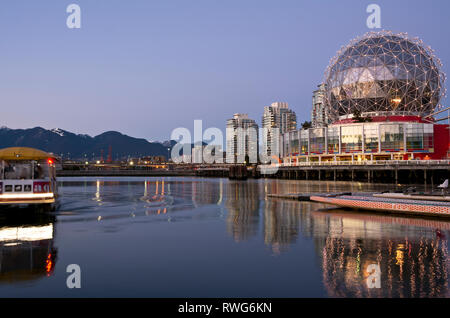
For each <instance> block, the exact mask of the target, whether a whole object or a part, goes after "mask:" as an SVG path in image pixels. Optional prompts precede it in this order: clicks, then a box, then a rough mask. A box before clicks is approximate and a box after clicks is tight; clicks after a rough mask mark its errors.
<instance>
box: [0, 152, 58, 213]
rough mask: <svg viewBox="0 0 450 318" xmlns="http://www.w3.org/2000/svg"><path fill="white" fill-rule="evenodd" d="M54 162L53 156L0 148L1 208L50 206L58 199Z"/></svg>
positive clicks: (55, 158) (54, 157) (44, 153)
mask: <svg viewBox="0 0 450 318" xmlns="http://www.w3.org/2000/svg"><path fill="white" fill-rule="evenodd" d="M56 160H57V157H56V156H54V155H53V154H50V153H47V152H44V151H41V150H38V149H34V148H27V147H13V148H5V149H0V209H1V207H2V206H3V207H4V206H21V205H31V206H46V207H53V206H54V204H55V203H56V199H57V197H58V187H57V183H56V167H55V163H56Z"/></svg>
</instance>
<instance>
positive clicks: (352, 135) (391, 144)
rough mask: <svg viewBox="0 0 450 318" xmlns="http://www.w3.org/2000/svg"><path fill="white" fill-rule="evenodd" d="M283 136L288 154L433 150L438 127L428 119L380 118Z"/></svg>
mask: <svg viewBox="0 0 450 318" xmlns="http://www.w3.org/2000/svg"><path fill="white" fill-rule="evenodd" d="M282 140H283V153H284V154H285V156H290V155H317V154H346V153H348V154H351V153H390V152H404V151H407V152H430V153H432V152H434V127H433V124H425V123H380V122H375V123H363V124H347V125H345V124H343V125H331V126H330V127H326V128H311V129H308V130H298V131H291V132H289V133H286V134H284V135H283V138H282ZM405 146H406V149H405ZM339 147H340V148H339ZM308 152H309V153H308Z"/></svg>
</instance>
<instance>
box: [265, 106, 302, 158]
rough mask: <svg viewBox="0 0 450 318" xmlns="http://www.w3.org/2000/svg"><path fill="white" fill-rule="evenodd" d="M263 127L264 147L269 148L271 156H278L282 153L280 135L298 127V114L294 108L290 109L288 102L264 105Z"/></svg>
mask: <svg viewBox="0 0 450 318" xmlns="http://www.w3.org/2000/svg"><path fill="white" fill-rule="evenodd" d="M262 127H263V129H265V130H264V135H263V147H264V149H267V155H268V156H269V157H271V156H272V155H276V156H278V154H279V153H280V149H279V140H278V139H279V136H281V134H284V133H286V132H288V131H292V130H296V129H297V116H296V115H295V112H294V111H293V110H291V109H289V105H288V103H284V102H275V103H272V104H271V105H270V106H266V107H264V114H263V117H262ZM273 147H275V148H273ZM272 148H273V149H272Z"/></svg>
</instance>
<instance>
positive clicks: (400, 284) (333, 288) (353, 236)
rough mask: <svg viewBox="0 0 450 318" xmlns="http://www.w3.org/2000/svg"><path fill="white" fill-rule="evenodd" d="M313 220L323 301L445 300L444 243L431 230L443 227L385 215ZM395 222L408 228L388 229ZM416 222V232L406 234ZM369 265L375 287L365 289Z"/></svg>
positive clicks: (320, 216)
mask: <svg viewBox="0 0 450 318" xmlns="http://www.w3.org/2000/svg"><path fill="white" fill-rule="evenodd" d="M313 217H314V219H315V222H314V225H315V227H316V228H315V229H314V233H315V235H316V237H315V239H314V240H315V243H316V249H317V253H318V255H319V256H320V257H321V263H322V270H323V282H324V286H325V288H326V290H327V292H328V294H329V296H331V297H448V295H449V294H448V293H449V288H448V279H449V276H448V275H449V273H448V271H449V268H448V243H447V238H446V236H445V235H444V234H442V232H441V230H436V228H437V227H439V226H441V227H442V226H443V227H444V228H448V227H449V226H450V225H449V223H447V222H443V221H427V220H420V219H408V218H394V217H393V218H389V217H385V216H367V218H364V216H361V215H358V214H355V215H354V216H352V214H351V213H344V214H343V215H339V213H337V215H336V214H328V215H324V214H320V213H315V214H313ZM395 219H397V220H398V222H399V223H400V224H406V223H408V222H411V224H410V225H409V228H408V227H407V228H401V227H399V225H400V224H394V225H393V224H392V223H393V222H392V221H393V220H394V223H395ZM421 222H422V225H423V226H424V227H423V229H422V230H420V229H418V228H415V229H414V230H413V229H412V227H414V226H418V225H419V226H420V223H421ZM429 226H431V227H429ZM427 227H428V229H427ZM405 232H406V233H405ZM325 233H326V234H325ZM322 234H324V235H322ZM371 264H377V265H379V266H380V271H381V273H380V274H381V275H380V280H379V281H380V284H381V286H380V288H369V287H368V284H367V278H368V276H369V273H368V268H369V265H371Z"/></svg>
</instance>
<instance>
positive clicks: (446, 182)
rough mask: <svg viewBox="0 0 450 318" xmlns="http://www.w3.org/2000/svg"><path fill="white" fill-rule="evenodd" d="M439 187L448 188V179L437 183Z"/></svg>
mask: <svg viewBox="0 0 450 318" xmlns="http://www.w3.org/2000/svg"><path fill="white" fill-rule="evenodd" d="M438 188H439V189H447V188H448V179H446V180H445V181H444V183H442V184H441V185H438Z"/></svg>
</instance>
